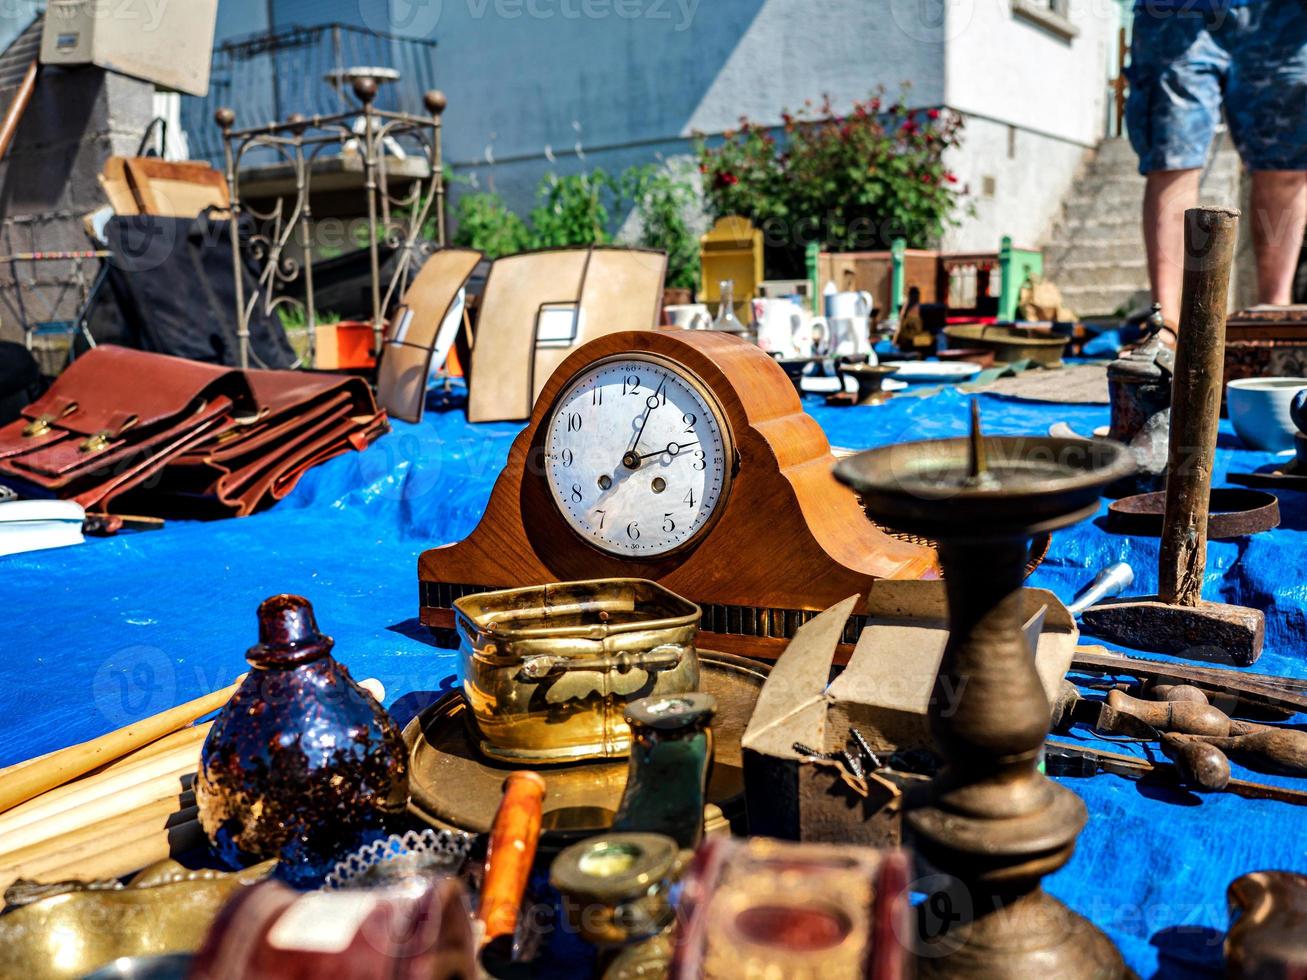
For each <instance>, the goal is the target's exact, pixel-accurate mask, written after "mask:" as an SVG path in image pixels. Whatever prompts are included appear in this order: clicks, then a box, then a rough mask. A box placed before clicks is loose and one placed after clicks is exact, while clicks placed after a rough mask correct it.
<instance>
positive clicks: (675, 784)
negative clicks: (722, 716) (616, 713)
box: [613, 693, 717, 848]
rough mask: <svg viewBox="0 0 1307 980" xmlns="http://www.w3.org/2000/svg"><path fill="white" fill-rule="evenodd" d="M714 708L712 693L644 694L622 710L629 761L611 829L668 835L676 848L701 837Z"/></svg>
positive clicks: (710, 761) (695, 844)
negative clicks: (627, 731)
mask: <svg viewBox="0 0 1307 980" xmlns="http://www.w3.org/2000/svg"><path fill="white" fill-rule="evenodd" d="M716 710H717V699H716V698H714V697H713V696H712V695H711V694H702V693H696V694H681V695H677V696H675V697H652V698H642V699H641V700H639V701H635V702H633V703H632V704H631V705H630V707H628V708H627V709H626V722H627V724H628V725H630V726H631V762H630V768H629V770H628V772H627V777H626V792H625V793H624V794H623V795H622V802H621V804H620V805H619V806H618V809H617V816H616V817H615V818H614V820H613V830H614V831H619V832H627V831H630V832H640V833H651V834H666V835H667V836H668V837H670V838H672V839H673V840H674V841H676V843H677V844H678V845H679V846H680V847H689V848H693V847H697V846H698V845H699V842H700V841H701V840H703V807H704V800H705V797H706V793H707V789H708V773H709V769H710V768H711V766H712V747H713V742H712V730H711V729H710V728H709V727H708V726H709V725H710V724H711V722H712V717H713V713H714V712H715V711H716Z"/></svg>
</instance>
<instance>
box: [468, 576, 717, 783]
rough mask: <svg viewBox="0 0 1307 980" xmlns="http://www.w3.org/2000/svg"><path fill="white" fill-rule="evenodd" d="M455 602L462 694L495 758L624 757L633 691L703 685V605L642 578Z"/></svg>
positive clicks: (679, 690)
mask: <svg viewBox="0 0 1307 980" xmlns="http://www.w3.org/2000/svg"><path fill="white" fill-rule="evenodd" d="M454 610H455V613H456V619H457V629H458V633H459V645H460V650H461V653H462V662H463V694H464V696H465V697H466V698H467V702H468V705H469V706H470V707H471V709H472V717H473V719H474V720H475V722H476V726H477V729H478V730H479V732H480V734H481V750H482V752H484V753H485V754H486V755H488V756H490V757H491V758H493V759H499V760H502V761H506V762H532V763H540V762H572V761H575V760H578V759H592V758H613V757H620V756H624V755H626V754H627V753H628V752H629V751H630V746H631V731H630V728H629V727H628V726H627V724H626V721H625V719H624V718H623V715H624V713H625V710H626V706H627V705H628V704H629V703H630V702H632V701H637V700H639V699H640V698H643V697H648V696H650V695H655V694H656V695H670V694H685V693H688V692H690V691H696V690H698V688H699V658H698V655H697V653H696V652H695V647H694V641H695V636H696V634H697V633H698V630H699V616H700V612H699V607H698V606H696V605H695V604H694V603H692V602H690V601H689V600H687V599H683V598H681V597H680V596H678V595H676V594H675V593H673V592H669V591H668V590H667V589H664V588H663V587H662V586H660V585H658V584H656V583H654V582H650V581H646V580H645V579H595V580H588V581H582V582H562V583H556V584H551V585H541V586H530V587H527V588H523V589H505V590H503V591H500V592H483V593H481V594H479V595H471V596H466V597H464V598H462V599H459V600H458V601H456V602H455V603H454Z"/></svg>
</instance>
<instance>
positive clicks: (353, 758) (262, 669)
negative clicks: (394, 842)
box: [195, 595, 408, 880]
mask: <svg viewBox="0 0 1307 980" xmlns="http://www.w3.org/2000/svg"><path fill="white" fill-rule="evenodd" d="M258 617H259V642H258V643H257V644H256V645H255V646H253V647H251V648H250V649H249V651H248V652H247V653H246V654H245V657H246V659H247V660H248V661H249V663H250V667H251V668H253V669H252V670H250V672H249V673H248V674H247V675H246V676H245V680H244V681H242V682H241V685H240V687H239V688H237V690H236V693H235V694H234V695H232V698H231V700H230V701H229V702H228V703H227V705H226V707H224V708H223V710H222V713H221V714H220V715H219V716H218V718H217V720H216V721H214V723H213V728H212V729H211V730H210V732H209V735H208V738H207V739H205V742H204V748H203V750H202V752H201V753H200V767H199V772H198V773H197V775H196V782H195V796H196V804H197V805H198V807H199V818H200V824H201V826H202V827H203V828H204V831H205V833H206V834H207V835H208V837H209V839H210V840H211V841H212V842H213V844H214V845H215V847H216V848H217V850H218V852H219V854H220V855H221V856H222V857H223V858H224V859H225V860H227V861H229V862H231V863H242V862H244V861H248V860H249V859H250V858H267V857H272V856H273V855H277V854H279V853H280V854H281V855H282V857H283V864H287V865H296V864H299V865H303V864H306V863H307V861H309V860H311V859H313V858H314V857H315V856H319V857H320V858H321V859H322V861H324V862H326V861H329V860H330V859H331V858H332V857H333V856H339V855H340V854H341V853H343V852H344V851H347V850H352V849H353V848H354V847H357V846H358V845H359V844H360V843H364V842H366V839H367V837H368V835H369V834H373V835H375V833H376V832H377V831H382V830H383V828H384V825H385V823H386V818H387V817H389V816H391V815H397V814H401V813H403V811H404V808H405V806H406V805H407V802H408V759H407V753H406V752H405V750H404V741H403V738H402V737H401V736H400V732H399V728H398V727H397V726H396V725H395V723H394V721H393V720H392V719H391V718H390V716H389V715H388V714H386V712H385V710H384V709H383V708H382V707H381V705H380V704H378V703H377V701H376V699H375V698H373V697H372V695H371V694H369V693H368V692H367V691H365V690H364V689H363V688H361V687H360V686H359V685H358V684H356V683H355V682H354V681H353V680H352V679H351V678H350V676H349V671H348V670H346V669H345V667H344V666H343V665H342V664H340V663H338V662H337V661H336V660H335V659H334V658H332V657H331V655H330V652H331V647H332V643H333V641H332V639H331V637H329V636H323V635H322V634H321V633H319V632H318V626H317V622H316V621H315V619H314V616H313V607H312V605H310V603H309V601H308V600H307V599H305V598H304V597H302V596H296V595H278V596H273V597H272V598H270V599H266V600H264V602H263V603H262V604H261V605H260V606H259V613H258ZM326 866H327V867H330V863H328V864H327V865H326ZM306 873H307V872H306ZM284 876H288V877H289V878H290V880H294V875H293V872H291V871H288V872H287V875H284Z"/></svg>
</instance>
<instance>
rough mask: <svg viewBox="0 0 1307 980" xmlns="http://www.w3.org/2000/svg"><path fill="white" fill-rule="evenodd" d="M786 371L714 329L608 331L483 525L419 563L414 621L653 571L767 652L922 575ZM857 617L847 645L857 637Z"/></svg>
mask: <svg viewBox="0 0 1307 980" xmlns="http://www.w3.org/2000/svg"><path fill="white" fill-rule="evenodd" d="M834 465H835V460H834V458H833V457H832V456H831V452H830V445H829V443H828V442H827V441H826V436H825V434H824V433H823V432H822V430H821V427H820V426H818V425H817V423H816V421H815V420H813V419H812V418H811V417H810V416H808V415H807V414H805V413H804V411H803V408H802V406H801V404H800V402H799V398H798V395H797V394H796V393H795V390H794V386H793V384H791V382H790V380H789V378H787V377H786V375H785V372H784V371H783V370H782V369H781V367H780V366H779V365H778V364H777V363H776V362H775V361H774V360H772V358H771V357H769V356H768V355H767V354H765V353H764V352H763V351H762V350H761V349H759V348H758V347H757V346H755V345H753V344H750V343H748V342H746V341H744V340H741V339H739V338H738V337H734V336H731V335H728V334H724V333H717V332H714V331H706V330H694V331H691V330H675V331H672V330H668V331H662V330H658V331H648V330H646V331H631V332H626V333H615V334H609V335H607V336H605V337H601V338H599V339H597V340H594V341H591V342H590V343H588V344H585V345H584V346H582V347H580V348H578V349H577V350H576V351H575V352H574V353H572V354H571V355H570V356H569V357H568V358H567V360H565V361H564V362H563V363H562V364H561V365H560V366H559V368H558V370H557V371H555V372H554V374H553V376H552V377H551V378H550V379H549V382H548V383H547V384H546V385H545V387H544V389H543V390H542V392H541V394H540V398H539V399H538V400H537V401H536V405H535V410H534V411H533V413H532V415H531V420H530V423H529V424H528V425H527V427H526V429H525V430H524V431H523V432H522V433H521V434H520V435H519V436H518V437H517V439H516V441H515V442H514V443H513V447H512V450H511V452H510V453H509V457H508V465H507V466H506V467H505V468H504V471H503V472H502V473H501V474H500V475H499V479H498V480H497V481H496V483H495V487H494V490H493V491H492V493H491V496H490V502H489V504H488V505H487V506H486V511H485V514H484V515H483V516H482V518H481V522H480V523H479V524H478V525H477V527H476V530H474V531H473V532H472V534H471V535H470V536H469V537H467V538H466V539H465V540H463V541H460V542H458V543H457V544H450V545H445V546H444V547H441V548H433V549H431V550H429V551H426V552H424V553H423V554H422V556H421V558H420V559H419V561H418V578H419V583H420V590H421V604H422V613H421V617H422V622H423V623H424V624H426V625H427V626H430V627H432V628H434V629H437V630H447V629H451V628H452V627H453V625H454V618H453V613H452V610H451V607H452V605H453V602H454V600H456V599H458V598H460V597H461V596H464V595H468V594H470V593H473V592H480V591H485V590H487V589H492V588H510V587H516V586H524V585H538V584H542V583H546V582H555V581H568V580H572V579H592V578H616V577H625V576H633V577H639V578H648V579H653V580H655V581H657V582H659V583H661V584H662V585H664V586H666V587H667V588H669V589H671V590H672V591H674V592H677V593H679V594H681V595H683V596H685V597H686V598H688V599H691V600H692V601H694V602H696V603H698V604H699V605H700V606H701V607H702V608H703V622H702V627H701V629H702V633H704V634H708V635H705V636H702V638H701V642H702V643H703V645H704V647H705V648H707V649H713V650H719V651H722V652H727V653H738V654H743V655H747V656H755V657H764V658H768V659H770V658H774V657H776V656H779V655H780V653H782V652H783V651H784V649H785V645H786V643H787V642H788V640H789V638H790V637H791V636H793V634H794V631H795V630H796V629H797V628H798V627H799V626H800V625H802V624H803V623H804V622H806V621H807V620H808V619H810V618H811V617H812V616H814V615H815V614H816V613H818V612H820V611H821V610H823V609H826V608H827V607H829V606H831V605H833V604H834V603H836V602H838V601H840V600H841V599H844V598H846V597H848V596H850V595H853V594H854V593H862V594H864V595H865V594H866V592H867V590H868V588H869V586H870V584H871V583H872V582H873V581H874V580H875V579H878V578H921V577H924V576H927V575H929V574H932V573H933V571H934V569H935V553H934V552H933V551H932V550H930V549H929V548H926V547H922V546H920V545H917V544H913V543H910V542H907V541H902V540H899V539H897V538H893V537H891V536H889V535H887V534H885V533H884V532H882V531H881V530H879V529H878V528H877V527H875V526H874V525H873V524H872V523H871V522H870V521H869V520H868V519H867V518H866V516H865V515H864V514H863V512H862V509H861V507H860V506H859V505H858V502H857V500H856V499H855V497H854V496H853V494H852V493H851V492H850V491H849V490H848V489H847V488H845V487H843V486H841V485H840V484H838V483H837V482H836V481H835V478H834V476H833V475H832V473H831V470H832V467H833V466H834ZM861 626H862V623H861V620H860V618H859V617H857V616H854V617H852V618H851V619H850V622H849V627H848V633H849V637H848V638H849V640H850V642H851V640H852V638H854V637H856V634H857V632H858V631H860V630H861Z"/></svg>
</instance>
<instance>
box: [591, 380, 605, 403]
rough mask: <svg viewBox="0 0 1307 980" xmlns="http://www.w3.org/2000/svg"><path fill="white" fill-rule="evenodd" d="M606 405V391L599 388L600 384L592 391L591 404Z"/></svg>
mask: <svg viewBox="0 0 1307 980" xmlns="http://www.w3.org/2000/svg"><path fill="white" fill-rule="evenodd" d="M603 403H604V390H603V389H602V388H600V387H599V385H598V383H596V384H595V386H594V388H593V389H591V391H590V404H591V405H602V404H603Z"/></svg>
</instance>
